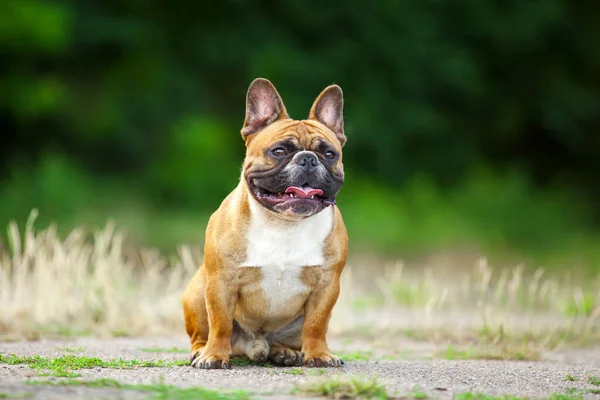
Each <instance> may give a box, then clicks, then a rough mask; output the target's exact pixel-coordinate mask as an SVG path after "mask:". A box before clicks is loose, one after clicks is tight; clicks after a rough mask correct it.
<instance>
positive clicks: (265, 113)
mask: <svg viewBox="0 0 600 400" xmlns="http://www.w3.org/2000/svg"><path fill="white" fill-rule="evenodd" d="M284 118H289V116H288V113H287V111H286V109H285V106H284V105H283V101H282V100H281V97H280V96H279V93H277V90H276V89H275V86H273V84H272V83H271V82H270V81H269V80H267V79H264V78H256V79H255V80H254V81H253V82H252V83H251V84H250V87H249V88H248V93H247V94H246V119H245V120H244V127H243V128H242V137H243V138H244V140H246V141H247V140H248V137H249V136H250V135H252V134H253V133H256V132H258V131H260V130H262V129H264V128H266V127H267V126H268V125H270V124H271V123H273V122H275V121H277V120H279V119H284Z"/></svg>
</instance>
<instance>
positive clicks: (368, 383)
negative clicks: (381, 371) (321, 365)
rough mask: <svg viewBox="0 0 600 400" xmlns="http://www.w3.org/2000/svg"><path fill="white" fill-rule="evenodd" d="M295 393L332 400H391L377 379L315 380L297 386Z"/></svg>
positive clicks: (336, 378) (341, 378)
mask: <svg viewBox="0 0 600 400" xmlns="http://www.w3.org/2000/svg"><path fill="white" fill-rule="evenodd" d="M293 393H298V394H303V395H308V396H324V397H328V398H332V399H358V398H361V399H381V400H386V399H389V398H390V395H389V394H388V392H387V389H386V387H385V385H384V384H382V383H380V382H379V381H378V380H377V378H375V377H371V378H363V377H360V376H350V375H336V376H329V377H327V378H320V379H313V380H308V381H306V382H303V383H301V384H299V385H297V386H296V387H295V388H294V390H293Z"/></svg>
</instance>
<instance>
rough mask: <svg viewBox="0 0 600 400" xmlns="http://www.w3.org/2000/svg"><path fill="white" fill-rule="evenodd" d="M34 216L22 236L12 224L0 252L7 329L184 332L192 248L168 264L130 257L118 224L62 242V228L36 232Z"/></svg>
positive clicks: (2, 327) (2, 323) (1, 325)
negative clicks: (183, 297)
mask: <svg viewBox="0 0 600 400" xmlns="http://www.w3.org/2000/svg"><path fill="white" fill-rule="evenodd" d="M35 216H36V214H35V213H33V214H32V216H31V217H30V219H29V221H28V222H27V224H26V227H25V231H24V232H23V233H22V234H21V233H20V232H19V229H18V227H17V225H16V224H15V223H12V224H10V226H9V228H8V236H7V240H8V246H9V247H8V249H6V250H5V251H4V252H1V253H0V332H1V333H10V334H26V335H30V334H36V333H38V332H46V333H48V332H53V331H54V332H57V333H63V334H68V333H73V334H79V333H89V334H93V335H105V334H119V333H121V334H131V335H145V334H161V333H165V332H173V330H177V331H179V332H183V330H182V329H183V322H182V312H181V307H180V299H181V295H182V291H183V288H184V286H185V284H186V283H187V281H188V279H189V278H190V276H191V275H192V274H193V272H194V271H195V269H196V268H197V265H198V264H197V260H195V259H194V257H193V255H192V253H191V251H190V250H189V249H188V248H182V249H181V250H180V251H179V257H177V258H176V259H174V260H171V262H170V263H169V262H168V261H167V260H165V259H164V258H162V257H161V256H160V255H159V254H157V252H155V251H149V250H148V251H147V250H143V251H141V252H139V253H137V254H130V255H128V254H127V252H124V250H123V245H124V236H123V235H122V234H121V233H118V232H115V229H114V224H112V223H109V224H108V225H107V226H106V228H105V229H104V230H103V231H100V232H96V233H95V234H93V236H92V237H91V238H90V237H89V235H88V234H87V233H86V232H85V231H84V230H82V229H77V230H74V231H72V232H71V233H70V234H69V235H68V236H67V237H66V238H65V239H64V240H61V239H60V238H59V237H58V236H57V232H56V227H53V226H51V227H50V228H48V229H45V230H41V231H35V229H34V226H33V222H34V220H35Z"/></svg>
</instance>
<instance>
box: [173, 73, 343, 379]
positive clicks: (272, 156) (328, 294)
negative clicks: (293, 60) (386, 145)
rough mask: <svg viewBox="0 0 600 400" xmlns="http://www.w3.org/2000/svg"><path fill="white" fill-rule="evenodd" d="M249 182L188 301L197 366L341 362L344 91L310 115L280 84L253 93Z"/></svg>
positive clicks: (253, 87)
mask: <svg viewBox="0 0 600 400" xmlns="http://www.w3.org/2000/svg"><path fill="white" fill-rule="evenodd" d="M241 134H242V138H243V139H244V141H245V143H246V157H245V160H244V163H243V167H242V176H241V179H240V182H239V184H238V185H237V187H236V188H235V190H233V191H232V192H231V193H230V194H229V195H228V196H227V197H226V198H225V200H223V202H222V203H221V205H220V207H219V208H218V210H217V211H216V212H215V213H213V214H212V216H211V217H210V219H209V222H208V225H207V228H206V236H205V243H204V263H203V264H202V265H201V267H200V268H199V269H198V271H197V272H196V274H195V275H194V277H193V278H192V280H191V281H190V283H189V284H188V286H187V288H186V289H185V292H184V295H183V298H182V305H183V313H184V319H185V327H186V331H187V334H188V335H189V337H190V343H191V358H190V359H191V365H192V366H193V367H196V368H204V369H229V368H231V363H230V357H236V356H244V355H245V356H247V357H248V358H249V359H250V360H253V361H258V362H265V361H267V360H268V361H270V362H271V363H273V364H276V365H282V366H291V365H305V366H307V367H339V366H342V365H343V364H344V362H343V361H342V359H341V358H340V357H338V356H336V355H334V354H333V353H332V352H331V351H330V349H329V347H328V345H327V341H326V334H327V330H328V325H329V319H330V316H331V312H332V309H333V307H334V305H335V303H336V301H337V298H338V295H339V291H340V275H341V273H342V270H343V269H344V266H345V264H346V257H347V253H348V235H347V232H346V227H345V225H344V222H343V220H342V215H341V213H340V210H339V209H338V207H337V205H336V196H337V194H338V192H339V190H340V188H341V187H342V185H343V183H344V168H343V164H342V148H343V146H344V144H345V143H346V136H345V134H344V121H343V93H342V89H341V88H340V87H339V86H337V85H331V86H329V87H327V88H326V89H324V90H323V91H322V92H321V94H320V95H319V96H318V97H317V99H316V100H315V101H314V104H313V105H312V107H311V109H310V113H309V117H308V119H306V120H294V119H292V118H290V116H289V115H288V113H287V111H286V108H285V106H284V104H283V101H282V100H281V97H280V96H279V94H278V92H277V90H276V89H275V87H274V86H273V84H271V82H270V81H268V80H266V79H263V78H257V79H256V80H254V81H253V82H252V83H251V84H250V86H249V88H248V92H247V95H246V115H245V120H244V125H243V128H242V129H241Z"/></svg>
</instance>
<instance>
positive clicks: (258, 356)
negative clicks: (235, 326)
mask: <svg viewBox="0 0 600 400" xmlns="http://www.w3.org/2000/svg"><path fill="white" fill-rule="evenodd" d="M246 355H247V356H248V358H249V359H251V360H252V361H256V362H260V363H263V362H265V361H267V358H268V356H269V344H268V343H267V341H266V340H264V339H262V340H261V339H255V340H251V341H250V342H248V345H247V347H246Z"/></svg>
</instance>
